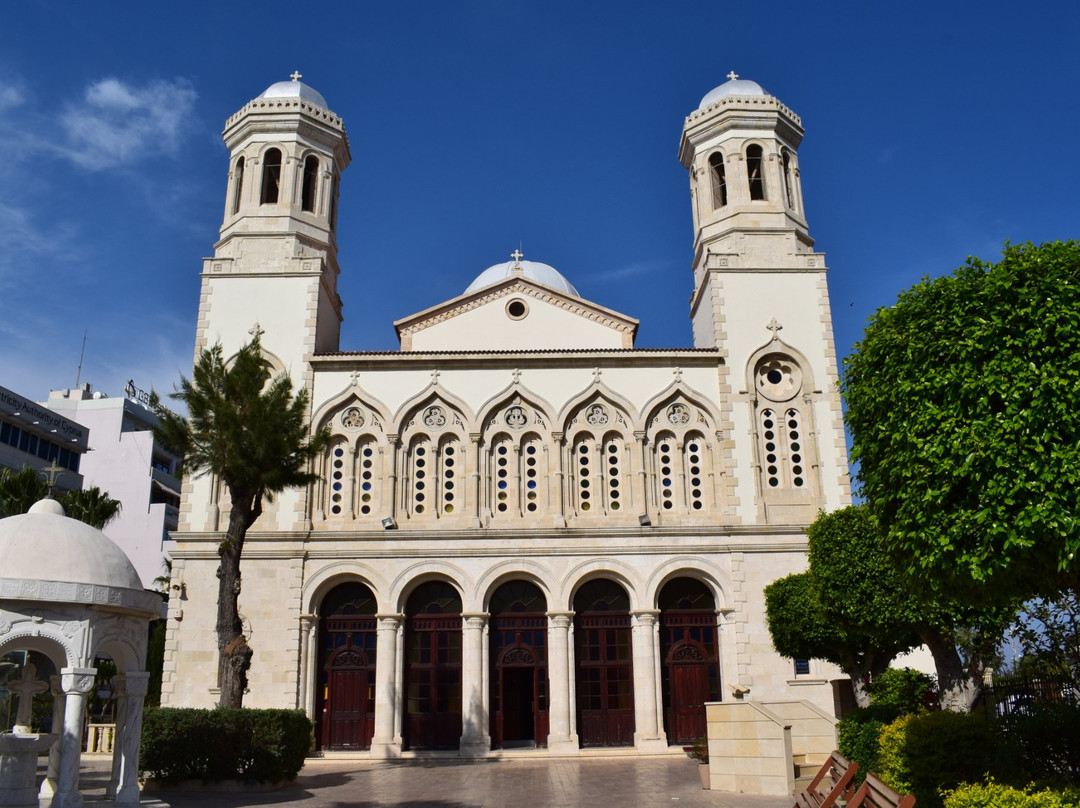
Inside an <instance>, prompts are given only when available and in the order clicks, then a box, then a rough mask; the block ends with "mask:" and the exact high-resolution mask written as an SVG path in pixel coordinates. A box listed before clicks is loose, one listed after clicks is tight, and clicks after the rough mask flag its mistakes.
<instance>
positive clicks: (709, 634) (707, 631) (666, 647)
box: [658, 578, 720, 743]
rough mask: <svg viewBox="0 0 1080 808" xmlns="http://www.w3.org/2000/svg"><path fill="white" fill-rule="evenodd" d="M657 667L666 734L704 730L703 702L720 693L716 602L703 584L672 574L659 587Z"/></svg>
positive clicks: (683, 739)
mask: <svg viewBox="0 0 1080 808" xmlns="http://www.w3.org/2000/svg"><path fill="white" fill-rule="evenodd" d="M658 605H659V606H660V659H661V662H662V667H661V669H660V676H661V687H662V690H663V696H664V701H663V704H664V729H665V730H666V731H667V736H668V740H669V741H671V742H674V743H690V742H692V741H693V739H694V738H700V737H701V736H703V735H705V729H706V727H705V702H707V701H718V700H719V698H720V664H719V662H720V652H719V643H718V642H717V640H718V637H717V632H716V606H715V601H714V599H713V596H712V593H711V592H710V591H709V589H708V587H707V586H705V584H704V583H702V582H701V581H699V580H696V579H694V578H675V579H674V580H672V581H669V582H668V583H666V584H665V585H664V588H663V589H661V590H660V597H659V604H658Z"/></svg>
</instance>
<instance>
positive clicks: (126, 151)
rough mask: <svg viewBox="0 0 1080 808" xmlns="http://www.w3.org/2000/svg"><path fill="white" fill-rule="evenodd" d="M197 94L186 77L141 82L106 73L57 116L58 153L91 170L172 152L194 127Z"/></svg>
mask: <svg viewBox="0 0 1080 808" xmlns="http://www.w3.org/2000/svg"><path fill="white" fill-rule="evenodd" d="M197 97H198V96H197V94H196V92H195V90H194V89H193V88H192V86H191V85H190V84H189V83H188V82H187V81H185V80H184V79H175V80H173V81H155V82H151V83H150V84H147V85H145V86H143V87H137V86H134V85H130V84H126V83H124V82H123V81H121V80H120V79H115V78H106V79H102V80H101V81H98V82H96V83H94V84H92V85H90V86H89V87H88V88H87V89H86V92H85V94H84V96H83V99H82V100H81V101H79V102H77V103H71V104H68V105H67V107H66V108H65V109H64V112H63V113H62V114H61V116H60V124H61V126H62V128H63V132H64V136H65V142H63V143H61V144H60V145H59V147H58V148H59V150H60V153H61V154H63V155H64V156H65V157H67V158H68V159H70V160H72V161H73V162H75V163H77V164H78V165H80V166H82V167H83V168H87V169H90V170H92V171H96V170H100V169H105V168H113V167H115V166H118V165H123V164H130V163H133V162H135V161H137V160H140V159H142V158H144V157H147V156H149V155H151V154H155V153H164V154H174V153H175V152H176V150H177V148H178V147H179V145H180V143H181V142H182V141H183V139H184V136H185V135H186V134H187V133H188V131H189V130H190V129H191V128H193V117H192V109H193V107H194V105H195V99H196V98H197Z"/></svg>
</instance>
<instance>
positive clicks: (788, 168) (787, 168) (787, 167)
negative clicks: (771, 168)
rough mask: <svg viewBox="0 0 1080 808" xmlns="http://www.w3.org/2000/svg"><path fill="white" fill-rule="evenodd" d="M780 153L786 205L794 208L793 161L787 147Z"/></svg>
mask: <svg viewBox="0 0 1080 808" xmlns="http://www.w3.org/2000/svg"><path fill="white" fill-rule="evenodd" d="M781 154H782V156H783V159H784V175H783V176H784V195H785V197H786V199H787V206H788V207H789V208H791V209H792V210H795V176H794V173H795V171H794V161H792V159H791V152H790V151H788V150H787V149H784V150H783V151H782V152H781Z"/></svg>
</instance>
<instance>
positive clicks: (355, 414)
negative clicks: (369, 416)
mask: <svg viewBox="0 0 1080 808" xmlns="http://www.w3.org/2000/svg"><path fill="white" fill-rule="evenodd" d="M341 425H342V426H343V427H345V428H346V429H360V427H362V426H363V425H364V414H363V413H362V412H361V411H360V408H359V407H349V408H348V409H347V410H345V412H343V413H341Z"/></svg>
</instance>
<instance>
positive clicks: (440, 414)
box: [423, 406, 446, 429]
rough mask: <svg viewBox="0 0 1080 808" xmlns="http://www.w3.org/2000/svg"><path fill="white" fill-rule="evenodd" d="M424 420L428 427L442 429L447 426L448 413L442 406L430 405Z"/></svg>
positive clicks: (425, 411) (425, 412)
mask: <svg viewBox="0 0 1080 808" xmlns="http://www.w3.org/2000/svg"><path fill="white" fill-rule="evenodd" d="M423 420H424V426H426V427H427V428H428V429H442V428H443V427H444V426H446V413H445V412H444V411H443V408H442V407H438V406H435V407H428V408H427V409H426V410H424V417H423Z"/></svg>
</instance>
